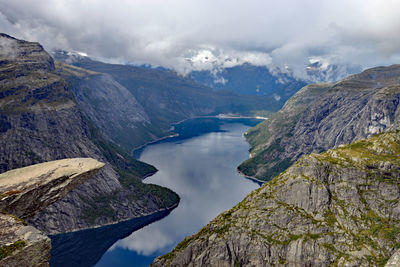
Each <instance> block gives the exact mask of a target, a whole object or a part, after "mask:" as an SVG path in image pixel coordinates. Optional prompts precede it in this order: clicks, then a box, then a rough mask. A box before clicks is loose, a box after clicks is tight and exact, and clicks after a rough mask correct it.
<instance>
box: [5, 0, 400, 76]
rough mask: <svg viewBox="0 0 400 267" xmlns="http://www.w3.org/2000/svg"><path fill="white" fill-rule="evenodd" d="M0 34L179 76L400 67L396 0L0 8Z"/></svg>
mask: <svg viewBox="0 0 400 267" xmlns="http://www.w3.org/2000/svg"><path fill="white" fill-rule="evenodd" d="M0 4H1V6H2V8H1V11H0V31H2V32H6V33H8V34H12V35H14V36H16V37H19V38H24V39H28V40H32V41H40V42H41V43H43V44H44V45H45V47H46V48H47V49H53V48H61V49H66V50H74V51H82V52H85V53H87V54H89V55H90V56H93V57H96V58H103V59H107V60H109V61H114V62H131V63H135V64H143V63H149V64H152V65H161V66H164V67H168V68H173V69H175V70H177V71H179V72H180V73H183V74H186V73H188V72H190V71H191V70H207V69H214V68H216V67H226V66H235V65H238V64H242V63H243V62H249V63H252V64H254V65H266V66H273V67H274V68H275V67H279V68H280V69H282V70H283V69H285V66H289V67H290V69H291V70H292V71H293V73H294V75H295V76H297V77H304V76H305V75H307V70H306V66H308V65H309V64H310V58H312V59H313V58H321V59H323V61H324V62H329V63H330V64H335V65H356V66H361V67H362V68H366V67H370V66H375V65H387V64H392V63H398V62H400V49H399V48H400V47H399V46H400V35H398V34H396V33H398V32H399V31H400V19H399V17H398V14H399V13H400V3H399V2H398V1H395V0H388V1H378V0H367V1H361V0H354V1H346V0H338V1H329V2H328V1H317V0H305V1H295V0H283V1H270V0H269V1H263V0H249V1H229V0H219V1H213V0H202V1H195V0H185V1H179V0H169V1H163V0H152V1H138V0H136V1H126V0H114V1H105V0H99V1H67V0H37V1H28V0H13V1H7V0H0Z"/></svg>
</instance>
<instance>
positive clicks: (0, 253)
mask: <svg viewBox="0 0 400 267" xmlns="http://www.w3.org/2000/svg"><path fill="white" fill-rule="evenodd" d="M26 245H27V244H26V241H25V240H18V241H16V242H14V243H12V244H11V245H4V246H1V247H0V260H2V259H4V258H5V257H7V256H9V255H11V254H13V253H14V252H15V251H17V250H21V249H22V248H23V247H25V246H26Z"/></svg>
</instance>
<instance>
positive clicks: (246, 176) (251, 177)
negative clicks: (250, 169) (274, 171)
mask: <svg viewBox="0 0 400 267" xmlns="http://www.w3.org/2000/svg"><path fill="white" fill-rule="evenodd" d="M236 171H237V172H238V173H239V174H240V175H241V176H243V177H245V178H247V179H250V180H253V181H254V182H256V183H261V185H262V184H265V183H266V182H268V181H264V180H260V179H258V178H256V177H254V176H248V175H246V174H244V173H243V172H241V171H239V170H238V169H237V168H236Z"/></svg>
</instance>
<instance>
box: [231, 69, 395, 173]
mask: <svg viewBox="0 0 400 267" xmlns="http://www.w3.org/2000/svg"><path fill="white" fill-rule="evenodd" d="M399 101H400V65H393V66H389V67H377V68H373V69H369V70H366V71H364V72H362V73H360V74H357V75H352V76H349V77H348V78H346V79H344V80H342V81H340V82H337V83H335V84H316V85H310V86H306V87H305V88H303V89H302V90H300V91H299V92H298V93H297V94H295V95H294V96H293V97H292V99H290V100H289V101H288V102H287V103H286V104H285V106H284V107H283V108H282V109H281V110H280V111H279V112H277V113H276V114H274V115H273V116H271V117H270V118H269V119H268V120H266V121H265V122H263V123H261V124H259V125H258V126H257V127H255V128H253V129H251V130H250V131H249V132H248V133H247V135H246V137H247V140H248V141H249V143H250V144H251V151H250V152H251V158H250V159H249V160H247V161H245V162H243V163H242V164H241V165H240V166H239V167H238V169H239V171H240V172H242V173H244V174H245V175H247V176H253V177H256V178H257V179H261V180H268V179H270V178H272V177H273V176H275V175H277V174H279V173H280V172H282V171H284V170H285V169H286V168H288V167H289V166H290V165H291V164H292V163H293V162H295V161H296V160H297V159H298V158H299V157H301V156H302V155H304V154H308V153H312V152H321V151H325V150H327V149H330V148H334V147H337V146H338V145H340V144H349V143H351V142H352V141H354V140H357V139H360V138H366V137H369V136H371V135H373V134H376V133H380V132H383V131H385V130H387V129H389V128H390V127H391V126H393V124H394V122H395V121H396V120H397V119H399V118H400V109H399V108H398V107H399Z"/></svg>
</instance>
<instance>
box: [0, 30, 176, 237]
mask: <svg viewBox="0 0 400 267" xmlns="http://www.w3.org/2000/svg"><path fill="white" fill-rule="evenodd" d="M64 67H65V69H68V71H66V72H69V73H70V74H71V73H74V75H78V76H79V75H80V76H82V75H83V74H84V75H89V76H90V77H93V78H94V77H98V78H101V77H102V76H101V75H99V74H96V73H94V72H91V71H87V70H82V69H80V70H78V68H75V67H67V66H65V65H64ZM71 75H72V74H71ZM96 79H97V78H96ZM80 82H82V81H80ZM102 82H104V83H106V82H107V84H105V85H104V86H105V87H107V85H110V84H114V83H113V81H112V80H111V81H109V80H96V83H95V84H94V85H93V84H91V85H93V87H91V88H90V89H92V90H96V88H95V86H97V85H100V84H101V83H102ZM75 85H76V84H74V83H69V82H68V81H66V80H65V79H64V78H63V77H62V76H61V75H60V73H59V70H57V68H56V67H55V63H54V60H53V59H52V57H51V56H50V55H49V54H48V53H47V52H46V51H45V50H44V49H43V47H42V46H41V45H40V44H38V43H33V42H27V41H23V40H17V39H15V38H13V37H11V36H8V35H6V34H0V173H2V172H6V171H9V170H11V169H16V168H21V167H26V166H29V165H33V164H38V163H42V162H48V161H53V160H59V159H65V158H77V157H79V158H93V159H96V160H98V161H100V162H104V163H105V166H104V167H103V168H101V170H99V172H97V173H96V174H95V175H94V176H93V178H92V179H90V180H88V181H87V182H86V183H83V184H81V185H80V186H78V187H77V188H75V189H74V190H72V191H71V192H69V193H68V194H67V196H66V197H65V198H63V199H61V200H59V201H57V202H55V203H53V204H51V205H49V206H48V207H46V208H45V209H44V210H42V211H41V212H40V213H38V214H36V215H35V216H34V217H32V218H30V219H29V222H30V223H32V224H33V225H35V227H37V228H38V229H40V230H42V231H44V232H46V233H47V234H50V233H51V234H56V233H63V232H68V231H74V230H81V229H87V228H90V227H94V226H98V225H104V224H111V223H117V222H119V221H121V220H128V219H132V218H134V217H141V216H145V215H149V214H151V213H153V212H158V211H159V210H164V209H166V208H171V207H173V206H176V204H177V202H178V201H179V197H178V196H177V195H176V194H175V193H174V192H172V191H171V190H168V189H166V188H163V187H159V186H155V185H146V184H143V183H142V182H141V180H142V179H143V178H144V177H147V176H148V175H150V174H152V173H154V172H156V169H155V168H154V167H153V166H151V165H148V164H145V163H142V162H139V161H135V160H134V159H132V157H131V155H129V154H128V153H124V151H121V149H120V147H119V145H118V144H115V143H114V144H111V143H110V142H108V140H106V139H105V137H107V136H106V135H104V134H102V132H101V131H100V130H99V128H97V126H96V125H94V123H96V122H97V121H96V120H95V119H98V120H104V121H107V120H110V119H121V116H116V115H115V114H114V116H113V114H110V116H107V117H104V116H103V117H102V116H98V117H93V116H91V114H90V112H89V111H88V110H83V109H82V106H84V104H83V103H82V102H79V103H80V105H77V103H76V98H75V96H74V95H73V93H72V92H73V91H75V90H72V87H74V86H75ZM86 85H87V84H86ZM82 86H83V85H82ZM115 86H116V87H113V88H114V89H118V88H117V85H115ZM76 88H78V86H77V87H76ZM79 88H80V87H79ZM85 88H86V89H88V88H87V87H85ZM107 88H108V87H107ZM103 89H105V88H103ZM108 89H109V91H107V92H105V91H104V90H99V92H98V94H94V93H93V94H94V95H95V96H97V98H95V100H94V101H95V102H96V101H98V102H99V103H101V105H100V106H101V107H102V108H101V110H102V111H103V112H102V114H105V113H108V112H115V110H116V109H112V108H110V105H105V103H106V100H105V99H104V98H106V94H107V93H108V92H110V90H112V88H108ZM119 89H121V90H122V91H123V88H119ZM122 91H121V92H122ZM86 92H87V91H86ZM125 93H127V92H126V91H125ZM89 95H91V94H89ZM118 99H119V100H120V101H122V100H121V98H118ZM100 100H101V101H100ZM109 100H113V101H114V98H113V97H110V99H109ZM131 103H134V102H133V100H131V101H128V103H125V104H126V105H124V106H122V107H121V109H124V108H125V107H127V106H128V105H129V104H131ZM121 109H117V110H119V112H120V113H119V115H121V113H122V110H121ZM91 110H92V111H93V109H91ZM85 112H87V114H85ZM130 115H132V111H131V112H127V116H130ZM139 117H140V116H139ZM90 119H92V121H89V120H90ZM126 123H129V122H126ZM120 124H124V123H123V122H118V123H116V124H113V125H111V127H114V126H115V125H120ZM103 125H104V124H103Z"/></svg>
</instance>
